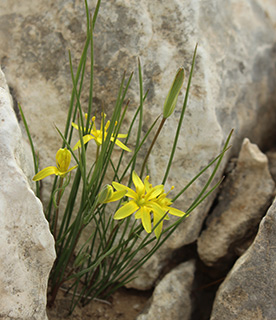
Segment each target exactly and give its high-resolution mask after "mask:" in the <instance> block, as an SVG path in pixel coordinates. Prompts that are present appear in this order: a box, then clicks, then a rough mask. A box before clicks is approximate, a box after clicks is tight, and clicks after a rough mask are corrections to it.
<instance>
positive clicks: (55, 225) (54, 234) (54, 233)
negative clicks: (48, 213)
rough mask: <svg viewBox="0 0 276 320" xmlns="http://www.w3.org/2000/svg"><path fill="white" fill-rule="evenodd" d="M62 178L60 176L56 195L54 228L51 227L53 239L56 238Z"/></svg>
mask: <svg viewBox="0 0 276 320" xmlns="http://www.w3.org/2000/svg"><path fill="white" fill-rule="evenodd" d="M63 180H64V178H60V181H59V192H58V195H57V208H56V212H55V222H54V228H53V236H54V239H55V240H57V239H56V234H57V222H58V214H59V204H60V199H61V196H62V185H63Z"/></svg>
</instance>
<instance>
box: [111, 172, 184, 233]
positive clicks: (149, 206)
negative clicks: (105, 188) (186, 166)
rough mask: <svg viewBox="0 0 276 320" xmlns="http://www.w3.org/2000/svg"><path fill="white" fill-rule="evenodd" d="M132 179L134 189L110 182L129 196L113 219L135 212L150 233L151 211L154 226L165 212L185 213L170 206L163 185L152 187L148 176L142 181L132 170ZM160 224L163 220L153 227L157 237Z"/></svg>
mask: <svg viewBox="0 0 276 320" xmlns="http://www.w3.org/2000/svg"><path fill="white" fill-rule="evenodd" d="M132 181H133V184H134V186H135V188H136V191H134V190H132V189H130V188H128V187H126V186H124V185H122V184H120V183H118V182H113V183H112V185H113V187H114V188H115V189H116V190H117V191H123V190H125V191H126V194H125V195H126V196H127V197H129V198H131V200H130V201H128V202H127V203H124V204H123V205H122V207H121V208H119V209H118V210H117V211H116V212H115V215H114V219H115V220H121V219H124V218H126V217H128V216H130V215H131V214H133V213H134V212H135V219H141V221H142V225H143V227H144V229H145V230H146V232H148V233H150V232H151V230H152V226H151V213H152V214H153V226H154V227H155V226H156V225H157V224H158V222H159V221H160V220H161V219H162V218H163V217H164V215H165V214H166V212H167V213H170V214H173V215H176V216H183V215H184V214H185V213H184V212H182V211H180V210H177V209H175V208H171V207H170V205H171V204H172V202H171V200H170V199H168V198H166V196H167V194H166V193H165V192H164V186H163V185H162V184H161V185H157V186H155V187H152V185H151V184H150V183H149V176H147V177H146V178H145V180H144V183H143V182H142V180H141V179H140V178H139V176H138V175H137V174H136V172H135V171H133V172H132ZM163 219H166V220H168V219H169V217H168V215H165V217H164V218H163ZM162 226H163V221H161V222H160V223H159V225H158V226H157V227H156V228H155V229H154V232H155V235H156V237H157V238H159V237H160V235H161V232H162Z"/></svg>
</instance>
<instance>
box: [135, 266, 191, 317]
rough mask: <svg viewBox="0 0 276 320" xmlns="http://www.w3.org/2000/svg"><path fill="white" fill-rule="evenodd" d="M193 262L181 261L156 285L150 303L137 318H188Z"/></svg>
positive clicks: (189, 313)
mask: <svg viewBox="0 0 276 320" xmlns="http://www.w3.org/2000/svg"><path fill="white" fill-rule="evenodd" d="M194 273H195V262H194V261H193V260H191V261H188V262H184V263H181V264H180V265H179V266H178V267H176V268H175V269H173V270H172V271H171V272H169V273H168V274H167V275H166V276H165V277H164V278H163V279H162V280H161V281H160V283H159V284H158V285H157V286H156V288H155V290H154V292H153V295H152V299H151V302H150V305H149V306H148V307H147V309H146V310H144V311H143V312H142V314H140V315H139V316H138V317H137V320H156V319H158V320H171V319H173V320H189V319H190V316H191V312H192V306H191V305H192V303H191V289H192V284H193V280H194Z"/></svg>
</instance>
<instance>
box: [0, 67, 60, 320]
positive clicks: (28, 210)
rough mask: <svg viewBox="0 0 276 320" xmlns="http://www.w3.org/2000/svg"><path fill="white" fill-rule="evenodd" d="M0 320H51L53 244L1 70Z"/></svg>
mask: <svg viewBox="0 0 276 320" xmlns="http://www.w3.org/2000/svg"><path fill="white" fill-rule="evenodd" d="M0 141H1V144H0V158H1V162H0V177H1V179H0V221H1V222H0V318H1V319H18V320H19V319H24V320H25V319H26V320H27V319H28V320H29V319H37V320H44V319H47V315H46V292H47V283H48V276H49V272H50V270H51V268H52V265H53V262H54V259H55V249H54V240H53V237H52V235H51V234H50V231H49V227H48V222H47V221H46V219H45V217H44V213H43V210H42V204H41V202H40V201H39V200H38V199H37V198H36V197H35V195H34V193H33V191H32V190H31V188H30V186H29V184H28V181H27V177H26V176H25V174H24V171H25V172H29V171H28V170H29V164H30V163H31V161H32V159H28V158H27V157H26V154H25V150H24V148H23V143H22V135H21V131H20V128H19V125H18V122H17V119H16V117H15V113H14V111H13V109H12V100H11V97H10V94H9V91H8V87H7V84H6V81H5V78H4V74H3V73H2V71H1V70H0Z"/></svg>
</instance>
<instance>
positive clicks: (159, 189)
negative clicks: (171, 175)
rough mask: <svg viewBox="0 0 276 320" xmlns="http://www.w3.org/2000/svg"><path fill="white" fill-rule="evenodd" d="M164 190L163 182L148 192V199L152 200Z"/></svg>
mask: <svg viewBox="0 0 276 320" xmlns="http://www.w3.org/2000/svg"><path fill="white" fill-rule="evenodd" d="M163 191H164V186H163V184H160V185H158V186H155V187H154V188H151V189H150V191H149V193H148V194H147V200H151V199H154V198H156V197H158V196H159V195H160V194H161V193H162V192H163Z"/></svg>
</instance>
